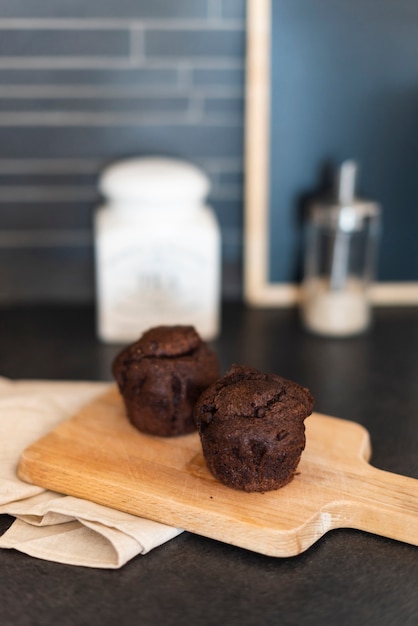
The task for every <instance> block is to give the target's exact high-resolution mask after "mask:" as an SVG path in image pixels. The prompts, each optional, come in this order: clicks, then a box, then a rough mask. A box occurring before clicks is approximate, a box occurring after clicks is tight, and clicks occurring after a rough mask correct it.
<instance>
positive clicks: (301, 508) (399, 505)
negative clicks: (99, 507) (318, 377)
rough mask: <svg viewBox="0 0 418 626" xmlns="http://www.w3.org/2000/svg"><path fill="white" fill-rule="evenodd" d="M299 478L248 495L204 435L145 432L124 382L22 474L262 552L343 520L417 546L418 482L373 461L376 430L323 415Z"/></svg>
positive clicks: (53, 438) (302, 545)
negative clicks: (213, 461)
mask: <svg viewBox="0 0 418 626" xmlns="http://www.w3.org/2000/svg"><path fill="white" fill-rule="evenodd" d="M305 423H306V438H307V444H306V448H305V451H304V452H303V454H302V459H301V462H300V464H299V467H298V472H297V475H296V476H295V478H294V479H293V481H292V482H291V483H290V484H288V485H286V486H285V487H283V488H282V489H278V490H276V491H270V492H266V493H245V492H240V491H236V490H233V489H230V488H228V487H225V486H224V485H222V484H221V483H219V482H218V481H217V480H216V479H215V478H214V477H213V476H212V474H211V473H210V472H209V470H208V469H207V467H206V463H205V461H204V458H203V455H202V451H201V445H200V440H199V437H198V435H197V434H192V435H186V436H184V437H177V438H159V437H153V436H149V435H145V434H142V433H140V432H138V431H137V430H136V429H135V428H133V426H132V425H131V424H130V423H129V421H128V420H127V418H126V416H125V411H124V407H123V403H122V400H121V397H120V395H119V392H118V391H117V389H116V388H113V389H111V390H110V391H108V392H106V393H105V394H104V395H102V396H100V397H99V398H98V399H96V400H95V401H94V402H93V403H91V404H89V405H87V406H86V407H84V408H83V409H82V410H81V411H80V412H79V413H77V414H76V415H74V416H73V417H72V418H71V419H70V420H68V421H66V422H64V423H62V424H61V425H60V426H58V427H57V428H56V429H55V430H53V431H52V432H50V433H49V434H47V435H46V436H45V437H43V438H42V439H40V440H39V441H37V442H35V443H34V444H32V445H31V446H29V447H28V448H27V449H26V450H25V451H24V452H23V454H22V456H21V459H20V463H19V467H18V474H19V477H20V478H21V479H22V480H25V481H27V482H30V483H34V484H36V485H39V486H41V487H45V488H47V489H51V490H54V491H57V492H60V493H63V494H67V495H72V496H77V497H80V498H85V499H87V500H90V501H93V502H96V503H99V504H103V505H106V506H109V507H112V508H115V509H118V510H121V511H125V512H128V513H132V514H134V515H138V516H141V517H146V518H149V519H153V520H156V521H159V522H163V523H165V524H168V525H171V526H176V527H179V528H183V529H185V530H188V531H190V532H193V533H197V534H200V535H203V536H206V537H210V538H212V539H216V540H219V541H223V542H226V543H230V544H232V545H236V546H240V547H242V548H246V549H249V550H253V551H256V552H260V553H262V554H266V555H270V556H278V557H287V556H294V555H297V554H300V553H301V552H303V551H304V550H306V549H307V548H309V546H311V545H312V544H313V543H314V542H315V541H317V540H318V539H319V538H320V537H322V536H323V535H324V534H325V533H326V532H328V531H329V530H332V529H334V528H356V529H360V530H363V531H367V532H371V533H374V534H378V535H382V536H385V537H389V538H392V539H396V540H399V541H404V542H407V543H411V544H413V545H418V480H416V479H414V478H409V477H405V476H399V475H397V474H392V473H389V472H385V471H383V470H379V469H376V468H374V467H372V466H371V465H370V464H369V463H368V460H369V457H370V453H371V449H370V441H369V435H368V432H367V431H366V430H365V429H364V428H363V427H362V426H360V425H359V424H356V423H354V422H350V421H347V420H341V419H338V418H335V417H329V416H325V415H321V414H318V413H314V414H313V415H311V416H310V417H309V418H308V419H307V420H306V422H305Z"/></svg>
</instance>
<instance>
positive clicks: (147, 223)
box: [94, 157, 220, 343]
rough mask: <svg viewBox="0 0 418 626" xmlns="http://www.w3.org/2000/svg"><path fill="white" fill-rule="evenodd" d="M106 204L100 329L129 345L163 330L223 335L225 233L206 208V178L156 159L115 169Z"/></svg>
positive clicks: (101, 219) (98, 225) (98, 243)
mask: <svg viewBox="0 0 418 626" xmlns="http://www.w3.org/2000/svg"><path fill="white" fill-rule="evenodd" d="M99 188H100V191H101V193H102V194H103V195H104V196H105V198H106V199H107V203H106V204H105V205H104V206H102V207H100V208H99V209H98V210H97V211H96V213H95V218H94V230H95V251H96V291H97V327H98V335H99V337H100V339H102V340H103V341H105V342H117V343H119V342H130V341H134V340H136V339H138V338H139V336H140V335H141V334H142V333H143V332H144V331H145V330H147V329H148V328H151V327H152V326H157V325H160V324H166V325H173V324H191V325H194V326H195V327H196V329H197V331H198V332H199V333H200V335H201V336H202V338H203V339H205V340H211V339H214V338H215V337H216V335H217V334H218V332H219V305H220V232H219V226H218V223H217V220H216V218H215V215H214V213H213V211H212V210H211V208H210V207H208V206H206V205H205V198H206V197H207V195H208V193H209V189H210V184H209V180H208V178H207V176H206V175H205V174H204V173H203V172H202V171H201V170H200V169H199V168H197V167H195V166H194V165H192V164H190V163H187V162H184V161H180V160H176V159H168V158H160V157H150V158H138V159H129V160H126V161H121V162H119V163H116V164H114V165H111V166H110V167H108V168H107V169H106V170H105V171H104V172H103V174H102V176H101V178H100V181H99Z"/></svg>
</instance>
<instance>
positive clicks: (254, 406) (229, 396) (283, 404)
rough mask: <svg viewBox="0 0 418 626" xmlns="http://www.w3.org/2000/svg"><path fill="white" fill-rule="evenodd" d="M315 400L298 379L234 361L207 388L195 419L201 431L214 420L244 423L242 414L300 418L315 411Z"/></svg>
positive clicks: (200, 400)
mask: <svg viewBox="0 0 418 626" xmlns="http://www.w3.org/2000/svg"><path fill="white" fill-rule="evenodd" d="M313 404H314V399H313V396H312V395H311V393H310V392H309V390H308V389H306V388H304V387H302V386H301V385H299V384H298V383H296V382H293V381H291V380H288V379H286V378H283V377H282V376H279V375H277V374H263V373H262V372H259V371H258V370H256V369H254V368H251V367H246V366H239V365H233V366H232V367H231V369H230V370H229V371H228V372H227V373H226V374H225V376H223V377H222V378H220V379H219V380H218V381H216V382H215V383H214V384H213V385H211V386H210V387H209V388H208V389H206V390H205V391H204V392H203V394H202V396H201V397H200V398H199V402H198V406H197V407H196V412H195V420H196V425H197V428H198V430H199V431H200V432H203V431H204V430H205V428H207V427H208V426H209V424H211V423H212V422H213V424H214V425H215V423H216V424H218V425H219V423H220V422H229V421H231V420H233V419H239V420H240V421H241V423H242V418H257V419H260V420H261V421H262V422H266V423H267V422H269V421H271V420H274V421H276V420H277V419H278V418H282V419H283V418H285V419H286V421H287V420H290V421H297V422H299V421H303V420H304V419H305V418H306V417H307V416H308V415H310V414H311V412H312V409H313ZM225 425H226V424H225ZM260 425H261V423H260Z"/></svg>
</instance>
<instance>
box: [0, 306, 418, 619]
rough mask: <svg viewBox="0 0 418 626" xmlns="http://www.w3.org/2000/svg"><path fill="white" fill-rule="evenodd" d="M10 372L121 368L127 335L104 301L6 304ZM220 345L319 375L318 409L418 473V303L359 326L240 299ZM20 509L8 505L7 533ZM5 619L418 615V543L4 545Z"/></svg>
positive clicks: (306, 377)
mask: <svg viewBox="0 0 418 626" xmlns="http://www.w3.org/2000/svg"><path fill="white" fill-rule="evenodd" d="M0 345H1V348H0V375H2V376H7V377H10V378H32V379H41V378H48V379H67V380H111V376H110V364H111V361H112V359H113V357H114V356H115V354H116V353H117V351H118V350H119V349H120V346H107V345H103V344H101V343H100V342H99V341H98V340H97V339H96V337H95V330H94V310H93V308H92V307H83V306H73V307H58V306H54V307H46V306H44V307H26V308H10V309H5V308H3V309H0ZM214 345H215V348H216V350H217V351H218V354H219V356H220V358H221V362H222V366H223V370H226V369H227V368H228V367H229V365H230V364H231V363H233V362H235V363H242V364H247V365H251V366H254V367H257V368H259V369H261V370H263V371H266V372H267V371H271V372H276V373H279V374H281V375H283V376H286V377H287V378H292V379H294V380H297V381H298V382H300V383H301V384H303V385H305V386H307V387H309V388H310V389H311V391H312V393H313V394H314V396H315V398H316V405H315V409H316V410H317V411H319V412H322V413H327V414H329V415H334V416H338V417H342V418H346V419H350V420H353V421H357V422H359V423H361V424H363V425H364V426H365V427H366V428H367V429H368V430H369V433H370V436H371V441H372V449H373V454H372V463H373V465H375V466H377V467H379V468H382V469H385V470H388V471H390V472H396V473H399V474H405V475H409V476H412V477H415V478H418V454H417V451H418V421H417V420H418V309H417V308H382V309H378V310H376V311H375V316H374V324H373V327H372V329H371V330H370V332H369V333H368V334H366V335H364V336H361V337H357V338H352V339H322V338H319V337H315V336H312V335H309V334H307V333H305V332H304V331H303V330H302V329H301V327H300V324H299V319H298V316H297V313H296V312H295V311H293V310H251V309H246V308H244V307H242V306H240V305H236V304H228V305H225V306H224V310H223V331H222V335H221V337H220V339H219V340H218V341H216V342H215V344H214ZM11 522H12V519H11V518H10V517H8V516H5V515H3V516H0V532H2V531H4V530H5V529H6V528H7V527H8V526H9V525H10V523H11ZM0 577H1V578H0V580H1V601H0V623H1V624H2V626H12V625H13V626H21V625H28V626H37V625H42V626H48V625H49V624H55V623H59V624H60V625H61V626H66V625H68V626H69V625H76V626H81V625H84V624H86V625H87V624H89V626H94V625H95V624H100V625H101V626H103V625H107V624H109V625H110V624H112V625H113V624H115V623H117V624H120V625H121V626H123V625H125V624H126V625H131V624H132V625H133V624H141V626H147V625H154V624H155V625H157V624H158V625H160V624H161V625H163V626H172V625H173V626H174V625H181V626H183V625H184V624H191V625H193V626H199V625H205V626H206V625H207V626H209V625H213V626H215V625H218V624H226V625H227V626H229V625H231V626H232V625H235V624H237V625H238V624H240V625H242V626H246V625H251V626H261V625H264V624H266V625H269V626H270V625H280V624H283V625H295V626H305V625H319V624H321V625H322V624H338V626H348V625H353V626H359V625H360V624H367V625H368V626H373V625H375V624H376V625H379V626H417V624H418V592H417V589H418V549H417V548H416V547H414V546H410V545H407V544H403V543H400V542H397V541H393V540H390V539H386V538H383V537H378V536H374V535H371V534H367V533H364V532H360V531H356V530H351V529H341V530H334V531H331V532H329V533H328V534H326V535H325V536H324V537H323V538H322V539H321V540H320V541H318V542H317V543H316V544H315V545H314V546H312V547H311V548H310V549H309V550H307V551H306V552H304V553H303V554H301V555H300V556H297V557H293V558H284V559H280V558H279V559H277V558H271V557H266V556H262V555H260V554H256V553H253V552H249V551H246V550H243V549H239V548H235V547H232V546H229V545H226V544H222V543H219V542H216V541H213V540H210V539H206V538H204V537H199V536H196V535H192V534H190V533H183V534H182V535H180V536H179V537H177V538H176V539H173V540H172V541H170V542H168V543H166V544H164V545H162V546H160V547H159V548H156V549H155V550H153V551H152V552H150V553H149V554H148V555H145V556H138V557H136V558H134V559H133V560H132V561H130V562H129V563H128V564H126V565H125V566H124V567H123V568H122V569H120V570H108V571H103V570H95V569H88V568H82V567H72V566H66V565H60V564H56V563H50V562H46V561H41V560H37V559H34V558H31V557H29V556H26V555H24V554H21V553H18V552H16V551H13V550H1V551H0Z"/></svg>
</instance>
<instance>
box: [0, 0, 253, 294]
mask: <svg viewBox="0 0 418 626" xmlns="http://www.w3.org/2000/svg"><path fill="white" fill-rule="evenodd" d="M244 54H245V0H197V1H196V0H178V1H176V2H173V1H172V0H153V1H151V0H118V2H114V0H89V2H84V1H83V2H81V0H72V2H60V1H59V0H43V1H42V2H36V1H35V0H14V2H7V3H6V2H4V1H0V303H4V304H8V303H13V302H30V301H31V302H33V301H62V302H66V301H68V302H71V301H93V299H94V242H93V234H92V215H93V211H94V208H95V207H96V206H97V205H98V204H99V203H100V202H101V199H100V197H99V194H98V192H97V176H98V174H99V172H100V171H101V169H102V168H103V167H104V166H105V165H106V164H107V163H109V162H110V161H113V160H117V159H121V158H125V157H131V156H134V155H146V154H164V155H171V156H178V157H181V158H185V159H189V160H191V161H192V162H194V163H197V164H198V165H200V166H201V167H202V168H203V169H204V170H205V171H206V172H207V174H208V175H209V176H210V178H211V180H212V193H211V197H210V203H211V204H212V206H213V207H214V209H215V211H216V213H217V215H218V218H219V222H220V224H221V229H222V242H223V265H224V281H223V291H224V295H225V297H229V298H230V297H238V296H239V294H240V289H241V276H240V266H241V256H242V249H241V247H242V244H241V239H242V219H243V218H242V183H243V109H244Z"/></svg>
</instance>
